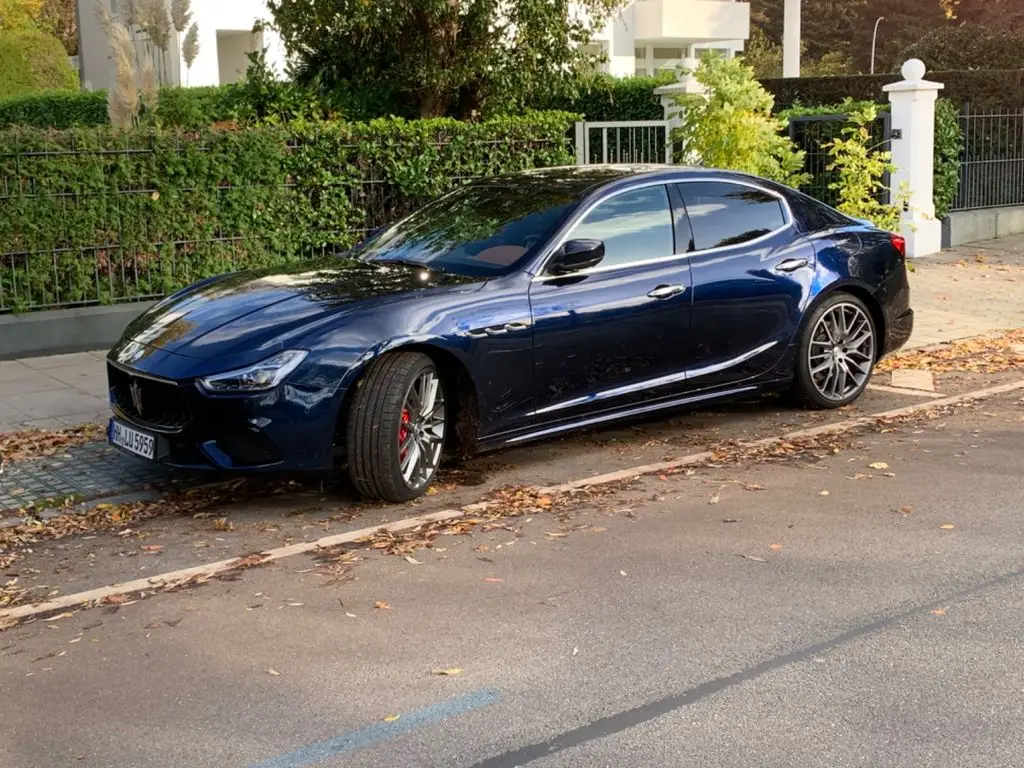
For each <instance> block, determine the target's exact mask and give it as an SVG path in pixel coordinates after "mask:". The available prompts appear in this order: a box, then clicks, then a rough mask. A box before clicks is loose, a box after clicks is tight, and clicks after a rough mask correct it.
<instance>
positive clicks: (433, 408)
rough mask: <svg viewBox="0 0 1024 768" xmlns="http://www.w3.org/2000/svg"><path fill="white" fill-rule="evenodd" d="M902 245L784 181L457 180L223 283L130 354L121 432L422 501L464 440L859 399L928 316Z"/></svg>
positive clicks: (123, 362)
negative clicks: (312, 254)
mask: <svg viewBox="0 0 1024 768" xmlns="http://www.w3.org/2000/svg"><path fill="white" fill-rule="evenodd" d="M909 298H910V297H909V289H908V285H907V271H906V263H905V249H904V242H903V239H902V238H900V237H899V236H898V235H893V234H890V233H888V232H884V231H881V230H879V229H876V228H874V227H872V226H870V225H868V224H866V223H864V222H861V221H856V220H853V219H850V218H848V217H847V216H844V215H843V214H841V213H838V212H837V211H835V210H833V209H832V208H829V207H828V206H825V205H823V204H821V203H819V202H817V201H815V200H812V199H811V198H809V197H806V196H804V195H802V194H800V193H798V192H795V191H793V190H792V189H789V188H787V187H783V186H780V185H777V184H773V183H771V182H768V181H764V180H762V179H758V178H754V177H750V176H745V175H742V174H739V173H731V172H723V171H711V170H703V169H687V168H671V167H660V168H635V167H606V166H596V167H587V168H558V169H546V170H540V171H533V172H528V173H523V174H519V175H515V176H510V177H504V178H496V179H492V180H488V181H482V182H479V183H476V184H473V185H470V186H466V187H462V188H460V189H458V190H456V191H454V192H452V193H450V194H449V195H447V196H445V197H443V198H441V199H439V200H437V201H435V202H433V203H430V204H429V205H427V206H425V207H424V208H422V209H420V210H418V211H416V212H415V213H413V214H412V215H410V216H408V217H407V218H405V219H403V220H401V221H399V222H398V223H397V224H394V225H392V226H390V227H387V228H386V229H383V230H381V231H379V232H377V233H375V234H374V235H373V236H372V237H371V238H369V239H368V240H367V241H366V242H364V243H363V244H362V245H360V246H359V247H357V248H356V249H354V250H353V251H351V252H349V253H347V254H345V255H342V256H336V257H331V258H327V259H324V260H321V261H316V262H305V263H302V264H299V265H293V266H289V267H285V268H281V269H275V270H265V271H259V272H245V273H239V274H231V275H224V276H220V277H216V278H211V279H208V280H204V281H202V282H200V283H197V284H195V285H193V286H191V287H189V288H186V289H184V290H182V291H179V292H178V293H176V294H174V295H173V296H171V297H169V298H167V299H165V300H164V301H162V302H160V303H159V304H157V305H156V306H154V307H153V308H152V309H150V310H149V311H147V312H146V313H145V314H143V315H142V316H141V317H139V318H138V319H137V320H136V321H135V322H133V323H132V324H131V325H130V326H129V327H128V329H127V331H126V332H125V334H124V337H123V338H122V339H121V341H120V342H119V343H118V344H117V345H116V346H115V347H114V348H113V349H112V350H111V352H110V355H109V366H108V372H109V379H110V401H111V405H112V408H113V412H114V418H113V419H112V420H111V423H110V440H111V442H113V443H114V444H115V445H118V446H120V447H122V448H124V449H125V450H128V451H131V452H133V453H136V454H138V455H142V456H144V457H146V458H148V459H152V460H155V461H161V462H166V463H168V464H172V465H175V466H179V467H188V468H206V469H219V470H232V471H247V472H251V471H262V470H289V471H307V470H309V471H323V470H331V469H332V468H334V467H337V466H343V465H347V468H348V473H349V475H350V476H351V479H352V482H353V483H354V485H355V487H356V489H357V490H358V491H359V492H360V493H361V494H363V495H364V496H367V497H371V498H378V499H387V500H391V501H403V500H407V499H412V498H414V497H416V496H418V495H419V494H421V493H423V492H424V491H425V490H426V488H427V486H428V485H429V484H430V482H431V480H432V479H433V477H434V475H435V472H436V471H437V467H438V464H439V463H440V461H441V456H442V453H443V452H444V451H445V450H448V451H450V452H454V453H458V454H462V455H467V454H470V453H472V452H474V451H477V450H481V449H488V448H497V447H500V446H505V445H511V444H518V443H522V442H524V441H527V440H535V439H538V438H544V437H548V436H552V435H559V434H562V433H564V432H566V431H568V430H573V429H579V428H581V427H592V426H595V425H599V424H604V423H607V422H610V421H612V420H615V419H623V418H629V417H635V416H639V415H641V414H650V413H653V412H655V411H661V410H665V409H669V408H676V407H679V406H687V405H692V404H695V403H703V402H710V401H714V400H721V399H724V398H734V397H737V396H749V395H753V394H755V393H759V392H766V391H770V390H789V391H791V392H792V393H793V394H794V395H795V396H796V397H797V399H798V400H799V401H801V402H803V403H804V404H806V405H809V406H812V407H815V408H836V407H839V406H843V405H846V404H848V403H851V402H853V401H854V400H855V399H856V398H857V397H858V396H859V395H860V394H861V393H862V392H863V391H864V388H865V387H866V386H867V383H868V378H869V376H870V374H871V369H872V367H873V366H874V364H875V362H876V361H877V360H878V359H879V357H881V356H882V355H883V354H886V353H887V352H890V351H892V350H894V349H896V348H897V347H899V346H901V345H902V344H903V343H904V342H906V340H907V338H908V337H909V336H910V332H911V328H912V325H913V312H912V311H911V309H910V305H909Z"/></svg>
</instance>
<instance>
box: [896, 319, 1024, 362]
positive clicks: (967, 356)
mask: <svg viewBox="0 0 1024 768" xmlns="http://www.w3.org/2000/svg"><path fill="white" fill-rule="evenodd" d="M1022 344H1024V329H1022V328H1018V329H1016V330H1012V331H1006V332H1005V333H1001V334H999V335H997V336H978V337H976V338H972V339H963V340H962V341H953V342H950V343H949V344H946V345H943V346H942V347H940V348H938V349H919V350H909V351H907V352H903V353H900V354H897V355H893V356H892V357H888V358H886V359H884V360H882V361H881V362H880V363H879V364H878V366H877V367H876V370H877V371H892V370H895V369H897V368H916V369H919V370H925V371H932V372H935V373H952V372H958V373H1000V372H1002V371H1012V370H1014V369H1016V368H1021V367H1024V352H1022V351H1021V345H1022Z"/></svg>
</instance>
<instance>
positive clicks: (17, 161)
mask: <svg viewBox="0 0 1024 768" xmlns="http://www.w3.org/2000/svg"><path fill="white" fill-rule="evenodd" d="M528 128H529V127H526V128H524V127H523V126H521V125H513V126H512V127H511V128H510V129H508V131H507V134H508V135H499V136H496V137H494V136H486V137H485V136H476V135H473V136H464V135H460V134H459V133H457V132H454V131H453V135H446V134H443V133H442V135H436V134H434V135H424V136H422V137H419V136H413V137H411V138H410V137H408V136H405V135H399V136H397V137H391V136H384V137H380V138H375V140H373V141H370V140H358V139H360V138H361V137H353V136H350V135H348V134H347V133H345V132H344V131H342V130H341V129H339V130H335V131H329V130H324V131H323V132H318V133H316V134H312V135H308V136H306V135H302V136H298V137H296V136H294V135H290V134H287V133H285V132H284V131H274V130H267V131H246V132H238V133H233V134H232V133H222V134H213V133H211V134H209V135H204V136H191V137H190V136H188V135H183V136H175V135H168V134H153V135H149V136H143V135H140V134H132V135H129V136H125V137H118V136H116V135H114V136H113V137H111V136H107V135H103V136H101V135H100V134H95V135H93V134H86V133H85V132H83V133H80V134H75V133H73V132H68V133H62V134H56V133H54V134H44V133H42V132H36V133H33V134H26V135H25V136H23V137H16V138H15V137H12V136H11V135H7V136H5V137H3V142H2V143H0V313H5V312H26V311H31V310H39V309H52V308H59V307H74V306H85V305H92V304H111V303H118V302H124V301H142V300H148V299H156V298H160V297H163V296H165V295H167V294H168V293H171V292H173V291H174V290H177V289H178V288H180V287H183V286H185V285H188V284H190V283H192V282H194V281H196V280H199V279H201V278H203V277H207V276H210V275H215V274H221V273H224V272H230V271H234V270H238V269H249V268H261V267H268V266H275V265H278V264H283V263H289V262H295V261H299V260H302V259H307V258H312V257H317V256H321V255H326V254H332V253H338V252H341V251H343V250H344V249H346V248H348V247H350V246H351V245H353V244H354V243H355V242H357V241H358V240H359V239H361V237H362V235H363V234H364V233H365V232H367V231H368V230H372V229H374V228H376V227H378V226H380V225H383V224H387V223H391V222H393V221H395V220H396V219H398V218H401V217H402V216H404V215H405V214H407V213H408V212H410V211H411V210H413V209H414V208H415V207H417V206H418V205H421V204H422V203H423V202H425V201H426V200H429V199H431V198H433V197H436V196H437V195H439V194H441V193H443V192H444V191H447V190H448V189H450V188H452V187H453V186H455V185H457V184H459V183H463V182H465V181H468V180H471V179H475V178H480V177H483V176H491V175H494V174H500V173H506V172H509V171H513V170H518V169H521V168H530V167H543V166H550V165H565V164H569V163H571V162H572V158H573V155H572V149H571V147H570V146H569V143H568V142H567V141H565V139H564V138H563V135H564V130H565V128H564V123H560V124H558V125H557V126H556V127H555V128H550V129H549V128H546V127H545V128H544V129H543V130H529V129H528ZM467 130H468V129H467Z"/></svg>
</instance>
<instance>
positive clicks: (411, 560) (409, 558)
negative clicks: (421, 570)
mask: <svg viewBox="0 0 1024 768" xmlns="http://www.w3.org/2000/svg"><path fill="white" fill-rule="evenodd" d="M405 561H406V562H407V563H412V564H413V565H423V563H421V562H420V561H419V560H417V559H416V558H415V557H413V556H412V555H406V556H405Z"/></svg>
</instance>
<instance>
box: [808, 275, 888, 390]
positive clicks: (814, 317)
mask: <svg viewBox="0 0 1024 768" xmlns="http://www.w3.org/2000/svg"><path fill="white" fill-rule="evenodd" d="M841 305H845V307H855V308H856V309H857V310H859V312H860V313H861V314H862V315H863V318H864V319H865V320H866V324H867V328H868V329H869V330H870V333H871V352H870V355H869V356H870V360H866V359H864V360H863V364H864V365H866V366H867V367H868V372H867V375H865V376H864V380H863V381H862V382H860V383H859V384H858V385H857V386H856V387H855V388H854V389H852V391H850V392H848V393H845V394H844V395H843V396H841V397H835V396H833V397H828V396H826V395H825V394H823V393H822V391H821V387H820V386H819V384H816V383H815V379H814V377H813V376H812V370H811V361H810V353H809V350H810V347H811V343H812V341H813V340H814V337H815V332H816V331H817V329H818V328H819V324H820V322H821V320H822V318H823V317H824V316H825V315H828V314H829V313H830V312H835V311H836V308H837V307H840V306H841ZM850 311H851V313H852V310H850ZM878 348H879V339H878V330H877V328H876V327H875V321H874V317H873V316H872V314H871V311H870V310H869V309H868V308H867V306H866V305H865V304H864V302H863V301H861V300H860V299H859V298H857V297H856V296H854V295H853V294H851V293H844V292H838V293H833V294H831V295H830V296H828V297H827V298H826V299H825V300H824V301H822V302H821V304H819V305H818V306H817V307H816V308H815V309H814V311H813V312H811V315H810V317H808V318H807V322H806V324H805V325H804V328H803V331H802V332H801V335H800V346H799V349H798V351H797V360H796V375H795V376H794V378H793V387H792V389H791V392H790V394H791V395H792V398H793V400H794V402H796V403H797V404H798V405H802V406H803V407H805V408H813V409H818V410H828V409H832V408H842V407H843V406H845V405H849V404H850V403H852V402H854V401H855V400H856V399H857V398H859V397H860V396H861V395H862V394H863V393H864V389H865V388H866V387H867V385H868V382H869V381H870V379H871V369H873V368H874V365H875V363H876V362H877V360H878ZM816 349H820V343H819V345H818V346H817V347H816Z"/></svg>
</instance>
